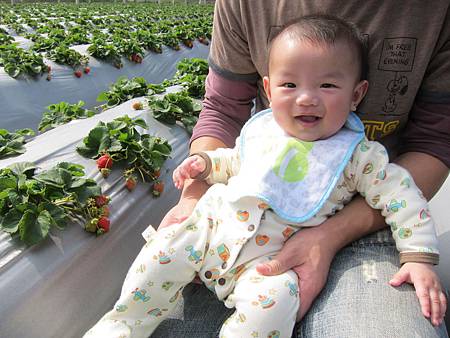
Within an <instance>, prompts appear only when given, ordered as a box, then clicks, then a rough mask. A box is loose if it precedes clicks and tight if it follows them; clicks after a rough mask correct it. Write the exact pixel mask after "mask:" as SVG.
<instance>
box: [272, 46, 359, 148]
mask: <svg viewBox="0 0 450 338" xmlns="http://www.w3.org/2000/svg"><path fill="white" fill-rule="evenodd" d="M269 68H270V70H269V77H264V88H265V90H266V93H267V96H268V98H269V100H270V106H271V107H272V110H273V115H274V118H275V120H276V121H277V122H278V124H279V125H280V126H281V128H283V129H284V130H285V131H286V133H288V134H289V135H291V136H294V137H296V138H298V139H301V140H303V141H315V140H318V139H325V138H327V137H330V136H332V135H333V134H335V133H336V132H337V131H338V130H339V129H341V128H342V126H343V125H344V123H345V121H346V119H347V117H348V114H349V112H350V111H352V110H355V109H356V106H357V105H358V104H359V102H360V101H361V100H362V98H363V97H364V95H365V92H366V90H367V81H361V82H360V81H359V65H358V62H356V57H355V53H354V52H352V51H351V50H350V47H349V45H348V44H346V43H344V42H337V43H336V44H334V45H331V46H325V45H323V44H312V43H310V42H306V41H295V40H292V39H280V40H278V41H277V42H276V43H275V45H274V46H273V49H272V52H271V61H270V67H269Z"/></svg>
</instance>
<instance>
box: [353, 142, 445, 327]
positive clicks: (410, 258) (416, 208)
mask: <svg viewBox="0 0 450 338" xmlns="http://www.w3.org/2000/svg"><path fill="white" fill-rule="evenodd" d="M345 177H346V178H347V179H346V182H347V183H348V185H349V187H350V188H351V189H355V190H357V191H358V192H360V194H361V195H362V196H364V197H365V199H366V201H367V203H368V204H369V205H370V206H372V207H373V208H375V209H381V211H382V215H383V216H384V217H385V218H386V223H387V224H389V225H390V226H391V230H392V233H393V237H394V239H395V241H396V244H397V249H398V250H399V251H400V263H401V264H403V266H402V267H401V269H400V270H399V272H398V273H397V274H396V275H395V276H394V277H393V279H392V280H391V281H390V284H391V285H392V286H399V285H401V284H402V283H404V282H406V283H410V284H414V287H415V289H416V293H417V295H418V297H419V302H420V305H421V308H422V312H423V314H424V315H425V316H426V317H431V320H432V322H433V324H434V325H438V324H439V323H440V322H442V318H443V315H444V313H445V310H446V307H447V303H446V299H445V295H444V293H443V291H442V286H441V284H440V282H439V278H438V276H437V275H436V273H435V272H434V271H433V265H434V264H438V262H439V252H438V249H437V238H436V233H435V228H434V222H433V220H432V218H431V216H430V215H429V211H428V204H427V201H426V200H425V198H424V197H423V195H422V193H421V192H420V190H419V189H418V188H417V186H416V185H415V183H414V182H413V180H412V177H411V176H410V175H409V173H408V172H407V171H406V170H405V169H403V168H401V167H400V166H398V165H395V164H393V163H389V162H388V156H387V153H386V151H385V149H384V147H383V146H382V145H381V144H379V143H377V142H369V141H367V140H365V141H363V142H362V143H361V144H360V145H359V146H358V147H357V149H356V150H355V152H354V156H353V158H352V160H351V162H350V164H349V165H348V166H347V168H346V170H345Z"/></svg>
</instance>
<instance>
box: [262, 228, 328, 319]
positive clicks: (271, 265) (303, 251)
mask: <svg viewBox="0 0 450 338" xmlns="http://www.w3.org/2000/svg"><path fill="white" fill-rule="evenodd" d="M330 243H331V242H330V238H329V237H328V236H326V234H325V233H324V231H323V230H322V229H321V226H318V227H312V228H304V229H302V230H300V231H298V232H297V233H296V234H294V235H293V236H292V237H291V238H290V239H289V240H288V241H287V242H286V243H285V244H284V246H283V248H282V249H281V251H280V252H279V253H278V254H277V255H276V256H275V257H274V259H273V260H271V261H269V262H268V263H265V264H259V265H258V266H257V267H256V269H257V271H258V272H259V273H261V274H262V275H266V276H272V275H278V274H281V273H283V272H285V271H287V270H293V271H294V272H295V273H296V274H297V275H298V278H299V290H300V291H299V292H300V299H301V301H300V309H299V311H298V313H297V321H299V320H300V319H302V318H303V316H304V315H305V313H306V312H307V311H308V310H309V308H310V307H311V304H312V303H313V301H314V299H315V298H316V297H317V295H318V294H319V293H320V291H321V290H322V288H323V287H324V285H325V283H326V281H327V277H328V272H329V269H330V264H331V261H332V260H333V257H334V255H335V253H336V248H335V246H334V245H330Z"/></svg>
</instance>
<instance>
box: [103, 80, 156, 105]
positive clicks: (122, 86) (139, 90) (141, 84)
mask: <svg viewBox="0 0 450 338" xmlns="http://www.w3.org/2000/svg"><path fill="white" fill-rule="evenodd" d="M109 88H110V89H109V91H106V92H102V93H100V94H99V96H98V97H97V101H99V102H101V101H107V102H106V104H103V105H102V106H101V107H102V108H106V107H108V108H110V107H115V106H117V105H119V104H121V103H122V102H125V101H128V100H130V99H132V98H133V97H139V96H145V95H147V94H148V86H147V82H146V81H145V79H144V78H143V77H134V78H132V79H131V80H129V79H127V78H126V77H120V78H119V79H118V80H117V81H116V83H114V84H113V85H111V86H110V87H109Z"/></svg>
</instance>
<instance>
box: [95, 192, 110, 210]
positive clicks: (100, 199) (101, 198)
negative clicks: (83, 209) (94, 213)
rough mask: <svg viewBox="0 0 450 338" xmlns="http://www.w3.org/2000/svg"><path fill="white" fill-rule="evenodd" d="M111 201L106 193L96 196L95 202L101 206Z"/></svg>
mask: <svg viewBox="0 0 450 338" xmlns="http://www.w3.org/2000/svg"><path fill="white" fill-rule="evenodd" d="M108 203H109V197H108V196H106V195H99V196H95V204H96V205H97V206H98V207H99V208H100V207H102V206H104V205H106V204H108Z"/></svg>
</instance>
